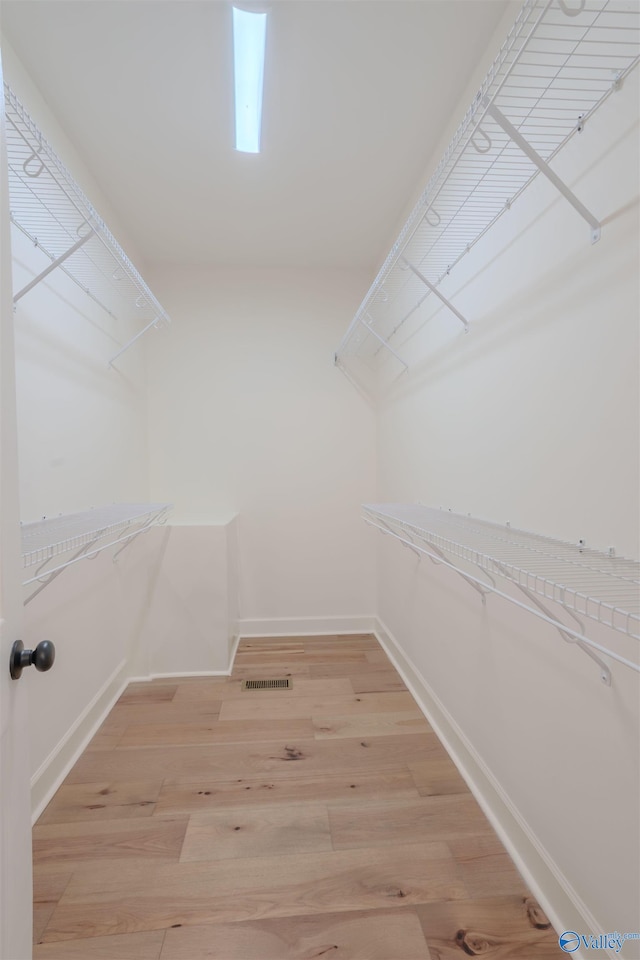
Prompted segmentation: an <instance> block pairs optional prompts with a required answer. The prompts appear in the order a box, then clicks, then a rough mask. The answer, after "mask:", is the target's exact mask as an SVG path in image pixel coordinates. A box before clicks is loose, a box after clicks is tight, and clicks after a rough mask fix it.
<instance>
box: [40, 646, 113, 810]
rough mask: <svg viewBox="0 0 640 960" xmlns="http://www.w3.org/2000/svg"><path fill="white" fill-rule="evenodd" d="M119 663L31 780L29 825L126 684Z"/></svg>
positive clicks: (78, 755)
mask: <svg viewBox="0 0 640 960" xmlns="http://www.w3.org/2000/svg"><path fill="white" fill-rule="evenodd" d="M126 668H127V661H126V660H122V661H121V662H120V663H119V664H118V666H117V667H116V669H115V670H114V671H113V673H112V674H111V676H110V677H108V679H107V680H106V681H105V682H104V683H103V685H102V686H101V688H100V689H99V690H98V692H97V693H96V695H95V696H94V697H93V699H92V700H91V701H90V703H88V704H87V706H86V707H85V708H84V710H83V711H82V713H81V714H80V716H79V717H78V718H77V720H76V721H75V722H74V723H73V724H72V725H71V727H69V729H68V730H67V732H66V733H65V735H64V736H63V737H62V739H61V740H60V741H59V742H58V743H57V744H56V746H55V747H54V748H53V750H52V751H51V753H50V754H49V756H48V757H47V758H46V759H45V760H43V762H42V763H41V764H40V766H39V767H38V769H37V770H36V772H35V773H34V774H33V776H32V777H31V822H32V823H35V822H36V820H37V819H38V817H39V816H40V814H41V813H42V811H43V810H44V808H45V807H46V806H47V804H48V803H49V801H50V800H51V798H52V797H53V795H54V793H55V792H56V790H57V789H58V787H59V786H60V784H61V783H62V781H63V780H64V778H65V777H66V776H67V774H68V773H69V771H70V770H71V768H72V767H73V765H74V764H75V762H76V761H77V760H78V758H79V757H80V755H81V754H82V752H83V750H84V749H85V748H86V747H87V745H88V743H89V741H90V740H91V738H92V737H93V736H94V734H95V733H96V731H97V729H98V727H99V726H100V725H101V724H102V722H103V721H104V719H105V717H106V716H107V714H108V713H109V711H110V710H111V708H112V707H113V705H114V704H115V702H116V701H117V700H118V698H119V697H120V696H121V694H122V692H123V690H124V689H125V687H126V686H127V684H128V683H129V677H126V676H125V672H126Z"/></svg>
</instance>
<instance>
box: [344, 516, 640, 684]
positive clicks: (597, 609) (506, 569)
mask: <svg viewBox="0 0 640 960" xmlns="http://www.w3.org/2000/svg"><path fill="white" fill-rule="evenodd" d="M363 511H364V518H365V520H366V521H367V522H368V523H370V524H372V525H373V526H375V527H377V528H378V529H380V530H382V532H383V533H389V534H392V535H393V536H395V537H396V538H397V539H399V540H401V542H403V543H405V544H406V545H407V546H409V547H411V548H413V549H415V550H416V551H417V552H419V553H421V554H426V555H428V556H430V557H431V558H432V559H433V560H435V561H436V562H444V563H445V564H446V565H447V566H450V567H453V569H455V570H456V571H457V572H459V573H461V574H462V575H463V576H464V577H465V578H468V579H470V580H471V581H473V582H474V583H475V585H476V586H478V585H479V587H480V591H481V592H485V591H488V592H494V593H499V594H500V595H501V596H504V597H506V599H508V600H513V598H512V597H511V596H510V595H507V594H504V593H502V592H501V591H499V590H498V589H496V588H495V581H494V580H493V578H494V577H496V578H500V579H502V580H506V581H509V582H511V583H512V584H515V585H516V586H517V587H519V588H520V590H522V591H523V592H524V593H525V594H526V596H527V597H528V598H529V599H530V600H531V601H532V602H533V603H534V605H535V606H536V608H537V609H532V610H531V612H533V613H535V614H536V615H537V616H539V615H540V611H542V614H543V615H542V619H546V620H548V621H549V622H551V623H553V625H554V626H557V627H558V629H560V631H561V633H563V634H564V633H566V634H567V636H566V637H565V639H573V640H575V641H578V642H580V643H585V644H589V645H590V646H591V647H592V648H593V649H597V650H600V652H603V653H605V654H606V655H608V656H611V657H613V658H614V659H616V660H618V661H620V662H622V663H624V664H626V665H627V666H632V667H633V668H634V669H635V670H638V671H640V665H638V664H635V663H633V662H631V661H628V660H626V659H625V658H623V657H620V656H619V655H617V654H616V653H615V652H612V651H610V650H608V649H606V648H603V647H602V646H601V645H599V644H596V643H593V642H592V641H590V640H589V639H588V638H587V637H585V636H584V630H583V628H582V624H581V623H580V619H579V618H580V617H584V618H586V619H589V620H593V621H595V622H596V623H600V624H603V625H604V626H606V627H609V628H611V629H613V630H615V631H617V632H619V633H622V634H625V635H626V636H628V637H632V638H633V639H635V640H638V639H640V563H639V562H637V561H635V560H627V559H625V558H624V557H616V556H609V554H607V553H604V552H602V551H599V550H593V549H590V548H587V547H585V546H581V545H580V544H572V543H566V542H564V541H562V540H555V539H552V538H551V537H544V536H541V535H538V534H535V533H528V532H525V531H522V530H516V529H513V528H511V527H510V526H508V525H500V524H497V523H491V522H488V521H485V520H477V519H474V518H472V517H469V516H463V515H461V514H456V513H452V512H450V511H448V510H437V509H434V508H432V507H425V506H421V505H414V504H401V503H379V504H364V505H363ZM459 561H465V562H467V563H470V564H474V565H475V566H477V567H479V568H480V570H482V571H484V574H485V575H488V577H489V579H490V580H491V581H492V584H493V586H491V585H489V584H487V583H486V582H485V581H484V580H483V581H480V580H476V578H474V577H473V576H471V575H470V574H469V572H468V569H467V568H465V567H461V566H460V564H459ZM536 598H541V600H546V601H549V600H550V601H554V602H555V603H558V604H560V605H561V606H562V607H563V608H564V609H565V610H566V611H567V612H568V613H569V614H570V615H571V616H572V617H573V618H574V619H577V621H578V625H579V626H580V630H579V631H578V630H575V629H572V628H570V627H567V626H566V624H564V623H561V622H560V621H558V620H557V619H556V618H555V617H554V616H553V615H552V614H550V613H549V611H547V610H546V608H545V607H544V606H543V605H542V604H541V603H540V602H539V601H537V599H536ZM518 605H519V606H522V604H518ZM527 609H531V608H529V607H527ZM603 679H604V678H603Z"/></svg>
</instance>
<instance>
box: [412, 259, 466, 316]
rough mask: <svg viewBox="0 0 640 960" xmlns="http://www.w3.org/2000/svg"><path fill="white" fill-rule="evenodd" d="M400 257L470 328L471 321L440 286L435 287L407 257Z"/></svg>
mask: <svg viewBox="0 0 640 960" xmlns="http://www.w3.org/2000/svg"><path fill="white" fill-rule="evenodd" d="M400 259H401V260H402V262H403V263H406V265H407V266H408V268H409V270H411V272H412V273H415V275H416V277H417V278H418V280H422V282H423V283H424V285H425V287H428V288H429V290H431V293H435V295H436V297H437V298H438V300H441V301H442V302H443V303H444V305H445V307H448V308H449V310H451V312H452V313H453V314H455V316H456V317H457V318H458V320H459V321H460V323H461V324H462V325H463V326H464V328H465V330H468V329H469V321H468V320H465V318H464V317H463V316H462V314H461V313H460V311H459V310H456V308H455V307H454V305H453V304H452V303H451V301H450V300H447V298H446V297H445V296H444V295H443V294H442V293H440V291H439V290H438V288H437V287H434V285H433V284H432V283H431V281H430V280H427V278H426V277H425V276H424V274H423V273H421V272H420V271H419V270H418V268H417V267H414V265H413V264H412V263H409V261H408V260H407V259H406V257H400Z"/></svg>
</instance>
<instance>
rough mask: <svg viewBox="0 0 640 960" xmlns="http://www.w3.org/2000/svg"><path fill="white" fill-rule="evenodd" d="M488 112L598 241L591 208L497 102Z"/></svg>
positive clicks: (599, 226) (599, 227)
mask: <svg viewBox="0 0 640 960" xmlns="http://www.w3.org/2000/svg"><path fill="white" fill-rule="evenodd" d="M487 114H488V115H489V116H490V117H491V118H492V120H495V122H496V123H497V124H498V126H499V127H501V128H502V129H503V130H504V132H505V133H506V134H507V136H508V137H510V138H511V140H513V142H514V143H515V144H517V146H518V147H520V149H521V150H522V152H523V153H524V154H526V156H527V157H528V158H529V160H531V162H532V163H534V164H535V165H536V167H537V168H538V170H539V171H540V173H542V174H544V176H545V177H546V178H547V180H550V181H551V183H552V184H553V185H554V187H555V188H556V190H559V191H560V193H561V194H562V196H563V197H564V198H565V199H566V200H568V201H569V203H570V204H571V206H572V207H573V208H574V209H575V210H577V211H578V213H579V214H580V216H581V217H582V218H583V220H586V221H587V223H588V224H589V226H590V227H591V243H597V242H598V240H599V239H600V234H601V225H600V221H599V220H597V219H596V218H595V217H594V215H593V214H592V213H591V211H590V210H587V208H586V207H585V205H584V204H583V203H582V202H581V201H580V200H578V198H577V197H576V195H575V193H573V192H572V191H571V190H570V189H569V187H568V186H567V185H566V183H565V182H564V180H561V179H560V177H559V176H558V174H557V173H555V172H554V171H553V170H552V169H551V167H550V166H549V164H548V163H545V161H544V160H543V159H542V157H541V156H540V154H539V153H538V152H537V151H536V150H534V149H533V147H532V146H531V144H530V143H529V142H528V140H525V138H524V137H523V136H522V134H521V133H520V132H519V131H518V130H516V128H515V127H514V125H513V124H512V123H511V122H510V121H509V120H507V118H506V117H505V115H504V114H503V112H502V111H501V110H500V109H499V108H498V107H497V106H496V105H495V103H491V104H489V105H488V106H487Z"/></svg>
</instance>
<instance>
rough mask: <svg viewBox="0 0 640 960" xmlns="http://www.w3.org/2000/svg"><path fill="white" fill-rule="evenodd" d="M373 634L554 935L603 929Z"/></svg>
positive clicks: (390, 648) (387, 641) (410, 673)
mask: <svg viewBox="0 0 640 960" xmlns="http://www.w3.org/2000/svg"><path fill="white" fill-rule="evenodd" d="M374 632H375V635H376V637H377V638H378V640H379V641H380V643H381V645H382V647H383V648H384V650H385V651H386V653H387V655H388V656H389V659H390V660H391V661H392V663H393V665H394V666H395V668H396V669H397V671H398V673H399V674H400V675H401V677H402V679H403V680H404V682H405V683H406V685H407V687H408V688H409V690H410V691H411V694H412V695H413V698H414V700H415V701H416V703H417V704H418V706H419V707H420V709H421V710H422V712H423V713H424V715H425V717H426V718H427V720H428V721H429V723H430V724H431V726H432V727H433V729H434V730H435V732H436V734H437V735H438V737H439V738H440V740H441V741H442V743H443V745H444V747H445V749H446V750H447V753H448V754H449V755H450V756H451V759H452V760H453V762H454V763H455V765H456V767H457V768H458V770H459V771H460V774H461V775H462V777H463V778H464V780H465V781H466V783H467V786H468V787H469V789H470V790H471V792H472V793H473V795H474V797H475V798H476V800H477V801H478V803H479V805H480V807H481V808H482V811H483V812H484V814H485V816H486V817H487V819H488V820H489V822H490V823H491V825H492V827H493V828H494V830H495V831H496V833H497V834H498V836H499V837H500V840H501V841H502V843H503V844H504V846H505V848H506V849H507V852H508V853H509V855H510V856H511V858H512V859H513V861H514V863H515V864H516V866H517V868H518V870H519V871H520V873H521V874H522V877H523V878H524V880H525V882H526V883H527V885H528V886H529V888H530V890H531V891H532V893H533V894H534V896H535V897H536V898H537V899H538V901H539V903H540V905H541V906H542V908H543V909H544V910H545V912H546V914H547V916H548V917H549V920H550V921H551V923H552V924H553V926H554V928H555V929H556V930H557V931H558V933H562V932H563V931H565V930H578V931H592V930H593V931H595V930H599V929H601V924H599V923H598V921H597V920H596V919H595V917H594V916H593V914H592V913H591V911H590V910H589V909H588V907H587V906H586V904H585V903H584V902H583V901H582V899H581V898H580V897H579V895H578V894H577V893H576V891H575V889H574V888H573V887H572V885H571V884H570V883H569V881H568V880H567V878H566V877H565V876H564V874H563V873H562V871H561V870H560V868H559V867H558V865H557V864H556V863H555V862H554V860H553V859H552V857H551V856H550V855H549V853H548V852H547V851H546V850H545V848H544V847H543V845H542V844H541V843H540V841H539V840H538V838H537V837H536V835H535V834H534V832H533V831H532V829H531V828H530V826H529V825H528V823H527V822H526V820H525V819H524V817H523V816H522V815H521V814H520V812H519V811H518V809H517V808H516V807H515V805H514V804H513V803H512V801H511V800H510V798H509V797H508V796H507V794H506V793H505V792H504V790H503V789H502V787H501V785H500V784H499V783H498V781H497V780H496V778H495V777H494V775H493V774H492V772H491V771H490V769H489V768H488V767H487V765H486V764H485V762H484V760H483V759H482V757H481V756H480V755H479V754H478V753H477V751H476V750H475V748H474V747H473V745H472V744H471V743H470V741H469V740H468V739H467V737H466V736H465V734H464V733H463V731H462V730H461V729H460V727H459V726H458V724H457V723H456V721H455V720H454V719H453V717H452V716H451V714H450V713H449V712H448V710H447V709H446V707H445V706H444V705H443V704H442V702H441V701H440V700H439V699H438V697H437V695H436V694H435V693H434V691H433V690H432V688H431V687H430V686H429V684H428V683H427V681H426V680H425V678H424V677H423V675H422V674H421V673H420V671H419V670H418V668H417V667H416V666H415V664H414V663H413V662H412V661H411V660H410V658H409V657H407V655H406V654H405V653H404V651H403V650H402V648H401V647H400V644H399V643H398V641H397V640H396V639H395V637H394V636H393V635H392V633H391V631H390V630H389V629H388V628H387V627H386V626H385V625H384V624H383V623H382V621H381V620H380V619H379V618H376V628H375V630H374ZM604 953H606V955H607V956H609V957H611V958H613V957H614V954H613V953H609V951H602V952H601V953H600V955H602V954H604ZM571 956H572V957H576V958H577V960H585V957H584V955H583V954H582V952H579V953H578V952H574V953H572V954H571Z"/></svg>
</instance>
